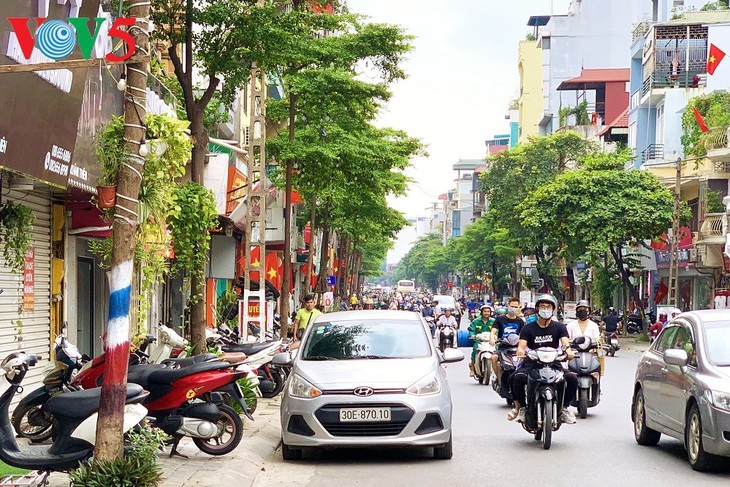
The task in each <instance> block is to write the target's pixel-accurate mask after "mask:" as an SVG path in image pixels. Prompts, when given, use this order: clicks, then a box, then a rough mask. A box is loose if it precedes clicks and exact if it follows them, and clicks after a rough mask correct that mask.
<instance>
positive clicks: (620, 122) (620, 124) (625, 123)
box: [597, 107, 629, 137]
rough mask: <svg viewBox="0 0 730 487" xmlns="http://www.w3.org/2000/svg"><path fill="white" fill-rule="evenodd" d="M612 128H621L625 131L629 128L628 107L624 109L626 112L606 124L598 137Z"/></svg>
mask: <svg viewBox="0 0 730 487" xmlns="http://www.w3.org/2000/svg"><path fill="white" fill-rule="evenodd" d="M613 128H622V129H627V128H629V107H626V110H624V111H623V112H622V113H621V115H619V116H618V117H616V118H615V119H614V120H612V121H611V123H609V124H607V125H606V126H605V127H604V128H603V130H601V131H600V132H598V134H597V135H598V136H599V137H600V136H602V135H605V134H606V133H608V132H609V131H610V130H611V129H613Z"/></svg>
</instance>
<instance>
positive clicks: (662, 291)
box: [654, 281, 669, 304]
mask: <svg viewBox="0 0 730 487" xmlns="http://www.w3.org/2000/svg"><path fill="white" fill-rule="evenodd" d="M668 293H669V288H668V287H667V285H666V284H664V281H662V282H660V283H659V288H657V290H656V293H654V302H655V303H656V304H659V303H661V302H662V301H663V300H664V298H666V297H667V294H668Z"/></svg>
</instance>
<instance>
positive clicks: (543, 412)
mask: <svg viewBox="0 0 730 487" xmlns="http://www.w3.org/2000/svg"><path fill="white" fill-rule="evenodd" d="M566 358H567V354H566V353H565V352H562V351H559V350H557V349H555V348H550V347H540V348H538V349H537V350H528V351H527V355H526V359H527V360H532V361H534V362H536V363H537V365H538V367H535V368H534V369H531V370H530V371H529V373H528V376H527V405H526V412H525V420H524V421H523V422H522V427H523V428H524V429H525V431H527V432H528V433H532V434H533V435H535V440H537V441H542V447H543V448H544V449H545V450H549V449H550V445H551V444H552V435H553V432H554V431H557V430H558V429H560V425H561V424H562V422H561V419H560V417H561V413H562V410H563V407H562V404H563V401H562V398H563V397H564V396H563V395H564V394H565V373H564V372H563V369H562V367H560V365H559V364H560V362H561V361H563V360H565V359H566ZM556 366H557V367H556Z"/></svg>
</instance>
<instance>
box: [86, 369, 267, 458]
mask: <svg viewBox="0 0 730 487" xmlns="http://www.w3.org/2000/svg"><path fill="white" fill-rule="evenodd" d="M191 359H193V357H191ZM93 362H96V364H93ZM103 362H104V359H103V355H102V356H101V357H97V358H95V359H94V360H93V361H92V362H90V364H92V365H90V366H89V367H87V368H86V369H85V370H82V371H81V372H79V374H78V375H77V376H76V378H75V379H74V383H75V384H76V385H79V386H81V387H82V388H84V389H91V388H94V387H97V385H98V384H100V382H101V374H102V373H103V370H104V367H103ZM236 365H238V364H230V363H226V362H221V361H208V362H199V363H192V364H189V365H187V366H186V367H180V366H178V365H176V364H174V363H172V364H171V363H167V364H142V365H133V366H130V367H129V372H128V373H127V382H129V383H133V384H139V385H140V386H142V387H144V388H145V389H146V390H147V391H149V392H150V394H149V396H147V398H146V399H145V401H144V403H143V405H144V406H145V407H146V408H147V410H148V415H149V417H151V418H154V421H152V425H153V426H155V427H157V428H160V429H161V430H162V431H164V432H165V433H167V434H168V435H170V436H172V437H173V438H174V443H173V447H172V451H171V453H170V456H172V455H179V456H184V455H181V454H180V453H179V452H178V451H177V445H178V443H179V441H180V439H181V438H182V437H184V436H189V437H191V438H192V439H193V442H194V443H195V445H196V446H197V447H198V448H199V449H200V450H201V451H203V452H204V453H207V454H209V455H225V454H227V453H230V452H231V451H233V450H234V449H235V448H236V447H237V446H238V444H239V443H240V442H241V438H242V437H243V421H242V420H241V417H240V416H239V415H238V413H237V412H236V411H235V410H234V409H233V408H232V407H230V406H229V405H228V404H227V402H229V399H228V398H230V399H232V400H235V401H236V402H237V403H238V404H239V405H240V407H241V409H242V410H243V412H244V413H245V414H246V416H247V417H248V418H249V419H251V420H253V417H252V416H251V413H250V411H249V408H248V406H247V405H246V401H245V400H244V398H243V393H242V392H241V388H240V387H239V385H238V382H237V381H238V379H241V378H243V377H245V376H246V372H238V371H236V370H235V367H236Z"/></svg>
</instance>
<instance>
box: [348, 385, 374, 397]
mask: <svg viewBox="0 0 730 487" xmlns="http://www.w3.org/2000/svg"><path fill="white" fill-rule="evenodd" d="M374 392H375V391H374V390H373V388H372V387H358V388H357V389H355V390H354V391H353V393H354V394H355V395H356V396H360V397H368V396H372V395H373V393H374Z"/></svg>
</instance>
